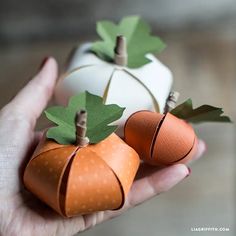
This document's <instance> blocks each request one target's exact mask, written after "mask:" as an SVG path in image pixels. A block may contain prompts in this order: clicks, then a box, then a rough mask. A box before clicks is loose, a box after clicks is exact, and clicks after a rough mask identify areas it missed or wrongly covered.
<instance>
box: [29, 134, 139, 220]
mask: <svg viewBox="0 0 236 236" xmlns="http://www.w3.org/2000/svg"><path fill="white" fill-rule="evenodd" d="M138 166H139V156H138V154H137V153H136V152H135V151H134V150H133V149H132V148H131V147H129V146H128V145H127V144H126V143H125V142H124V141H123V140H122V139H120V138H119V137H118V136H117V135H116V134H114V133H112V134H111V135H110V136H108V137H107V138H106V139H104V140H103V141H101V142H99V143H97V144H89V145H87V146H85V147H78V146H75V145H61V144H58V143H56V142H54V141H52V140H49V139H46V138H45V137H44V139H42V141H41V143H40V144H39V145H38V147H37V149H36V151H35V153H34V154H33V157H32V159H31V160H30V162H29V163H28V165H27V167H26V169H25V172H24V184H25V186H26V187H27V189H29V190H30V191H31V192H32V193H34V194H35V195H36V196H37V197H38V198H40V199H41V200H42V201H44V202H45V203H47V204H48V205H49V206H51V207H52V208H53V209H54V210H56V211H57V212H58V213H59V214H61V215H63V216H65V217H71V216H74V215H79V214H88V213H92V212H96V211H103V210H113V209H119V208H121V207H122V206H123V204H124V201H125V197H126V196H127V193H128V191H129V189H130V187H131V184H132V182H133V180H134V177H135V174H136V172H137V169H138Z"/></svg>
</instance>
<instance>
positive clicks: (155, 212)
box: [0, 32, 236, 236]
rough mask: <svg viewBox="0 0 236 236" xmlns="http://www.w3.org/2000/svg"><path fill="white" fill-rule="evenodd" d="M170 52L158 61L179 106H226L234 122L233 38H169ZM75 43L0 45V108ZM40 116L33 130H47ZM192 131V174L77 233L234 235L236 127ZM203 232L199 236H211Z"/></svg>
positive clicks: (206, 35) (61, 59) (197, 35)
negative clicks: (200, 150) (45, 61)
mask: <svg viewBox="0 0 236 236" xmlns="http://www.w3.org/2000/svg"><path fill="white" fill-rule="evenodd" d="M164 39H165V41H166V42H167V44H168V48H167V49H166V50H165V51H164V52H163V53H162V54H161V55H159V56H158V57H159V58H160V59H161V61H163V62H164V63H165V64H166V65H168V66H169V67H170V69H171V70H172V72H173V74H174V78H175V82H174V89H176V90H178V91H180V93H181V97H180V101H184V100H185V99H187V98H189V97H191V98H192V99H193V101H194V105H195V106H197V105H201V104H204V103H208V104H211V105H215V106H219V107H224V110H225V112H226V113H227V114H229V115H231V117H232V119H233V120H236V106H235V101H236V95H235V89H236V38H235V37H230V36H224V37H223V36H222V35H221V34H217V33H214V32H207V33H206V32H200V33H199V32H198V33H188V32H187V33H186V32H182V33H169V34H165V35H164ZM75 43H76V42H75V41H63V42H60V41H58V42H55V41H53V42H41V43H34V44H30V45H15V46H5V47H0V52H1V53H0V64H1V68H0V94H1V99H0V107H2V106H3V105H4V104H6V103H7V102H8V101H9V100H10V99H11V98H12V97H13V96H14V95H15V94H16V92H17V91H18V90H19V89H20V88H21V87H22V86H23V85H24V84H25V83H26V82H27V81H28V80H29V79H30V77H31V76H32V75H33V74H34V73H35V72H36V71H37V67H38V65H39V64H40V61H41V59H42V58H43V57H44V56H46V55H53V56H55V57H56V59H57V60H58V61H59V64H60V67H61V68H62V65H63V62H64V60H65V58H66V55H67V54H68V52H69V51H70V48H71V47H72V46H74V45H75ZM45 124H46V123H45V120H44V118H41V119H40V121H39V123H38V126H37V128H38V129H40V128H43V127H44V126H45ZM195 128H196V132H197V134H198V135H199V137H201V138H202V139H204V140H205V141H206V143H207V145H208V151H207V153H206V154H205V156H204V157H203V158H202V159H201V160H200V161H198V162H197V163H194V164H193V165H191V168H192V174H191V176H190V177H188V178H187V179H185V180H184V181H182V183H180V184H179V185H178V186H176V187H175V188H173V189H172V190H171V191H169V192H167V193H164V194H161V195H160V196H158V197H156V198H154V199H152V200H150V201H148V202H146V203H145V204H142V205H140V206H138V207H137V208H135V209H133V210H130V211H128V212H127V213H125V214H124V215H122V216H121V217H118V218H116V219H114V220H111V221H109V222H107V223H105V224H101V225H99V226H97V227H95V228H94V229H92V230H89V231H87V232H85V233H83V234H81V235H84V236H88V235H97V236H98V235H112V236H120V235H123V236H126V235H127V236H128V235H129V236H130V235H135V236H141V235H144V234H147V235H153V236H154V235H163V236H165V235H166V236H175V235H183V236H185V235H186V236H187V235H191V231H190V228H191V227H229V228H230V232H222V233H219V235H232V236H233V235H236V234H235V233H236V232H235V223H234V222H236V221H235V218H234V217H235V182H234V181H235V126H234V125H232V124H203V125H198V126H196V127H195ZM215 234H216V233H214V232H212V233H211V232H201V233H199V235H201V236H202V235H215Z"/></svg>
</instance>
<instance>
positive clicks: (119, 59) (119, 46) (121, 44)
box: [114, 35, 128, 66]
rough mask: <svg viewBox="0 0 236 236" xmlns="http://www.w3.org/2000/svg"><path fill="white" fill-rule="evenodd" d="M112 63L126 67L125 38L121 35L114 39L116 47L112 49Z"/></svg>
mask: <svg viewBox="0 0 236 236" xmlns="http://www.w3.org/2000/svg"><path fill="white" fill-rule="evenodd" d="M114 53H115V58H114V61H115V63H116V64H117V65H119V66H126V65H127V63H128V54H127V45H126V38H125V37H124V36H123V35H118V36H117V37H116V46H115V48H114Z"/></svg>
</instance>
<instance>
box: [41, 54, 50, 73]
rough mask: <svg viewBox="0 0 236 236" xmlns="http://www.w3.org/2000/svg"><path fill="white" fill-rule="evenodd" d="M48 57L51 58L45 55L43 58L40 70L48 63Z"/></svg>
mask: <svg viewBox="0 0 236 236" xmlns="http://www.w3.org/2000/svg"><path fill="white" fill-rule="evenodd" d="M48 59H49V57H45V58H44V59H43V60H42V62H41V64H40V66H39V71H40V70H41V69H42V68H43V67H44V65H45V64H46V62H47V60H48Z"/></svg>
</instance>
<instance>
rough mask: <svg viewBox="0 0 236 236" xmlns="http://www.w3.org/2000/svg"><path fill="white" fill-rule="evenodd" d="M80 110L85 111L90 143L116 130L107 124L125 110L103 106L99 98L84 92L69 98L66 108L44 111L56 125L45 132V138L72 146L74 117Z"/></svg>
mask: <svg viewBox="0 0 236 236" xmlns="http://www.w3.org/2000/svg"><path fill="white" fill-rule="evenodd" d="M80 109H86V110H87V116H88V117H87V133H86V136H87V137H88V138H89V141H90V143H98V142H100V141H102V140H103V139H105V138H106V137H108V136H109V135H110V134H111V133H113V132H114V131H115V130H116V128H117V126H116V125H109V124H110V123H112V122H113V121H115V120H117V119H119V118H120V117H121V116H122V114H123V111H124V109H125V108H121V107H119V106H118V105H115V104H110V105H104V104H103V99H102V98H101V97H99V96H96V95H93V94H91V93H89V92H87V91H86V92H84V93H81V94H79V95H76V96H73V97H71V99H70V101H69V104H68V106H67V107H61V106H55V107H51V108H48V109H47V110H46V111H45V114H46V116H47V118H48V119H49V120H50V121H52V122H53V123H54V124H56V125H57V126H56V127H52V128H50V129H49V130H48V131H47V137H48V138H50V139H54V140H55V141H56V142H58V143H60V144H74V143H75V139H76V135H75V133H76V128H75V115H76V112H77V111H79V110H80Z"/></svg>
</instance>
